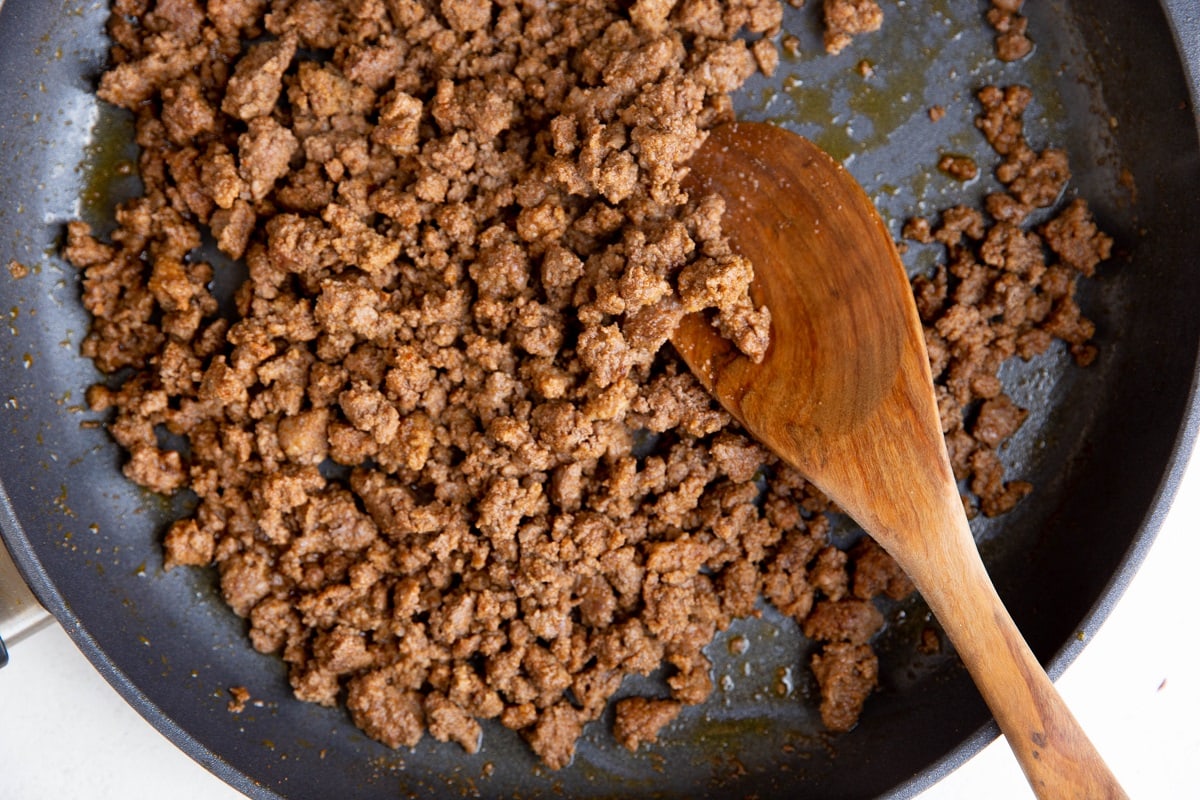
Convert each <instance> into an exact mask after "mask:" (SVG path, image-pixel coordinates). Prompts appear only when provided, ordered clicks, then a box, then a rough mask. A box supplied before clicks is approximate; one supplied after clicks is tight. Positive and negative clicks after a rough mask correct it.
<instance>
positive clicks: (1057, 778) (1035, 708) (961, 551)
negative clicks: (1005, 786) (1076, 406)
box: [913, 520, 1127, 800]
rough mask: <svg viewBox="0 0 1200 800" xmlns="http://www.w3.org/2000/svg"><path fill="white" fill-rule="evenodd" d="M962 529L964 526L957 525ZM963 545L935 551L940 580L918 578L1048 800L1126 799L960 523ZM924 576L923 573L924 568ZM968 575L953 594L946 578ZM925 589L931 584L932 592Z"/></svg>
mask: <svg viewBox="0 0 1200 800" xmlns="http://www.w3.org/2000/svg"><path fill="white" fill-rule="evenodd" d="M950 524H954V525H955V526H956V527H959V524H958V523H957V522H954V523H950ZM942 541H943V543H946V542H947V541H951V542H955V543H956V544H952V545H949V546H948V547H943V548H942V549H941V550H940V551H939V552H937V553H930V561H929V563H928V568H929V569H940V570H941V571H942V578H941V580H939V581H932V582H928V581H922V580H921V576H916V575H914V576H913V578H914V581H915V582H916V583H917V587H918V589H920V590H921V591H922V594H923V595H924V596H925V599H926V601H927V602H928V603H929V605H930V608H931V609H932V610H933V613H934V614H935V615H936V616H937V618H938V620H939V621H940V622H941V623H942V626H943V628H944V629H945V631H946V634H947V635H948V636H949V637H950V640H951V641H952V642H953V643H954V646H955V648H956V649H957V651H958V653H959V656H960V657H961V658H962V660H963V663H964V664H965V665H966V667H967V670H968V671H970V673H971V676H972V677H973V678H974V680H975V683H976V685H977V686H978V687H979V691H980V693H981V694H982V695H983V698H984V700H985V701H986V702H987V704H988V707H989V708H990V709H991V710H992V714H993V715H994V716H995V718H996V722H997V723H998V724H999V725H1000V729H1001V730H1002V731H1004V735H1005V737H1006V738H1007V739H1008V742H1009V744H1010V745H1011V746H1012V749H1013V752H1014V753H1015V754H1016V756H1017V760H1018V761H1019V762H1020V764H1021V768H1022V769H1023V770H1024V771H1025V775H1026V777H1027V778H1028V779H1029V784H1030V786H1032V787H1033V791H1034V793H1035V794H1036V795H1037V796H1038V797H1039V798H1041V799H1042V800H1050V799H1051V798H1053V799H1054V800H1063V799H1064V798H1073V799H1074V798H1077V799H1078V800H1106V799H1107V798H1125V797H1127V795H1126V794H1125V792H1124V790H1123V789H1122V788H1121V786H1120V784H1119V783H1118V782H1117V779H1116V777H1115V776H1114V775H1113V774H1112V772H1111V771H1110V770H1109V768H1108V766H1107V764H1105V763H1104V760H1103V759H1102V758H1101V757H1100V754H1099V753H1098V752H1097V751H1096V748H1095V746H1094V745H1093V744H1092V742H1091V741H1090V740H1089V739H1088V737H1087V734H1085V733H1084V731H1083V729H1082V728H1081V727H1080V725H1079V723H1078V722H1077V721H1076V720H1075V717H1074V715H1072V714H1071V712H1070V710H1069V709H1068V708H1067V706H1066V704H1065V703H1064V702H1063V699H1062V697H1061V696H1060V695H1059V694H1058V690H1056V689H1055V688H1054V685H1053V684H1052V683H1051V682H1050V679H1049V677H1047V675H1046V672H1045V670H1043V669H1042V667H1041V665H1040V664H1039V663H1038V661H1037V659H1036V658H1035V657H1034V655H1033V653H1032V652H1031V651H1030V649H1029V646H1028V645H1027V644H1026V643H1025V640H1024V638H1022V636H1021V634H1020V632H1019V631H1018V630H1017V627H1016V625H1015V624H1014V623H1013V620H1012V617H1010V616H1009V614H1008V611H1007V610H1006V609H1005V608H1004V604H1003V603H1002V602H1001V600H1000V597H999V596H998V595H997V594H996V590H995V588H994V587H993V585H992V582H991V580H990V579H989V578H988V576H987V572H986V570H985V569H984V566H983V562H982V561H981V560H980V558H979V552H978V550H977V549H976V547H975V542H974V540H973V539H972V538H971V535H970V532H969V530H967V529H966V521H965V520H963V521H962V522H961V530H959V532H958V535H957V536H955V537H947V538H946V539H945V540H942ZM918 571H924V568H918ZM947 575H954V576H961V582H958V585H957V586H954V587H952V588H949V589H947V588H946V587H947V583H946V580H945V578H946V576H947ZM923 583H929V584H930V585H929V586H928V590H929V592H932V594H931V593H928V592H927V591H926V587H925V586H923V585H922V584H923Z"/></svg>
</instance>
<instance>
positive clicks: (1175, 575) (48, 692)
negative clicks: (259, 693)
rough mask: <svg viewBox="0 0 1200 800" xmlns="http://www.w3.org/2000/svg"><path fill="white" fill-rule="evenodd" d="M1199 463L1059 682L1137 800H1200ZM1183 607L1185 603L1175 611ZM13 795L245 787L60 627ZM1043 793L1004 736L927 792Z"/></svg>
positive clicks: (27, 684) (6, 705)
mask: <svg viewBox="0 0 1200 800" xmlns="http://www.w3.org/2000/svg"><path fill="white" fill-rule="evenodd" d="M1198 462H1200V459H1193V464H1192V467H1191V468H1190V469H1189V471H1188V473H1187V475H1186V476H1185V477H1184V480H1183V483H1182V485H1181V487H1180V490H1179V494H1178V495H1177V497H1176V500H1175V504H1174V507H1173V508H1172V510H1171V513H1170V514H1169V516H1168V517H1167V520H1166V523H1165V524H1164V526H1163V528H1162V530H1161V531H1160V533H1159V535H1158V539H1157V541H1156V542H1155V544H1154V546H1153V547H1152V548H1151V550H1150V554H1149V556H1148V557H1147V559H1146V561H1145V563H1144V564H1143V566H1142V568H1141V570H1140V571H1139V573H1138V575H1137V577H1136V578H1135V579H1134V581H1133V583H1132V585H1131V586H1130V588H1129V590H1128V591H1127V592H1126V594H1125V596H1124V597H1123V598H1122V599H1121V601H1120V603H1119V604H1118V605H1117V608H1116V610H1115V611H1114V613H1113V614H1112V616H1111V617H1110V618H1109V620H1108V621H1107V622H1106V623H1105V624H1104V626H1103V627H1102V628H1101V629H1100V630H1099V631H1098V632H1097V633H1096V635H1095V637H1094V639H1093V641H1092V642H1091V643H1090V644H1089V645H1088V646H1087V648H1086V649H1085V650H1084V652H1083V654H1082V655H1081V656H1080V657H1079V658H1078V659H1077V660H1076V662H1075V663H1074V664H1073V665H1072V666H1071V667H1070V669H1068V670H1067V673H1066V674H1065V675H1064V676H1063V677H1062V679H1061V680H1060V681H1059V682H1058V686H1059V689H1060V690H1061V691H1062V694H1063V696H1064V697H1065V698H1066V700H1067V703H1068V704H1069V705H1070V706H1071V708H1072V709H1073V710H1074V712H1075V715H1076V716H1077V717H1079V719H1080V721H1081V722H1082V723H1083V726H1084V727H1085V728H1086V729H1087V730H1088V732H1089V734H1090V735H1091V737H1092V739H1093V740H1094V741H1095V742H1096V745H1097V747H1098V748H1099V749H1100V751H1101V753H1103V754H1104V756H1105V757H1106V758H1107V760H1108V761H1109V763H1110V764H1111V765H1112V768H1113V771H1114V772H1115V773H1116V774H1117V776H1118V778H1119V779H1120V780H1121V781H1122V783H1123V784H1124V786H1125V788H1126V790H1127V791H1128V792H1129V794H1130V796H1131V797H1135V798H1154V800H1162V799H1163V798H1198V797H1200V636H1198V635H1197V629H1196V625H1195V624H1194V619H1195V618H1194V616H1193V612H1192V609H1191V607H1190V604H1191V603H1192V602H1195V600H1194V598H1193V597H1192V596H1191V594H1190V592H1189V589H1190V588H1192V587H1191V585H1190V584H1191V582H1192V581H1195V580H1196V579H1197V578H1196V576H1197V565H1198V564H1200V463H1198ZM1176 602H1182V603H1184V604H1185V605H1182V606H1181V607H1179V608H1175V607H1173V604H1174V603H1176ZM0 764H2V765H3V768H2V769H0V797H3V798H10V797H11V798H21V800H41V799H42V798H46V799H47V800H49V799H50V798H53V799H54V800H64V799H67V798H88V799H89V800H106V799H107V798H121V800H139V798H161V797H170V798H172V800H222V799H224V800H229V799H230V798H237V797H240V796H241V795H240V794H238V793H237V792H235V791H234V790H233V789H231V788H229V787H228V786H226V785H225V784H223V783H222V782H220V781H219V780H218V779H217V778H215V777H213V776H212V775H211V774H209V773H208V772H207V771H206V770H205V769H204V768H203V767H201V766H199V765H198V764H196V763H194V762H193V761H191V760H190V759H189V758H188V757H187V756H185V755H183V753H182V752H180V751H179V750H176V749H175V747H174V746H173V745H171V743H170V742H168V741H167V740H166V739H165V738H163V737H162V736H161V735H160V734H159V733H158V732H157V731H156V730H154V728H152V727H151V726H150V724H149V723H147V722H145V721H144V720H143V719H142V718H141V717H140V716H138V714H137V713H136V712H135V711H133V709H132V708H130V707H129V706H128V705H126V704H125V701H124V700H122V699H121V697H120V696H119V695H118V694H117V693H116V692H115V691H114V690H113V689H112V688H110V687H109V685H108V684H107V683H105V681H104V680H103V679H102V678H101V677H100V676H99V674H97V673H96V672H95V671H94V670H93V669H92V667H91V665H90V664H89V663H88V661H87V660H86V659H85V658H84V657H83V656H82V655H81V654H80V653H79V651H78V650H76V649H75V646H74V645H73V644H72V642H71V640H70V639H69V638H68V637H67V635H66V634H65V633H64V632H63V630H62V629H61V628H59V627H57V626H52V627H50V628H48V629H46V630H44V631H42V632H40V633H38V634H36V635H34V636H33V637H32V638H30V639H28V640H26V641H23V642H21V643H20V644H19V645H17V646H16V647H14V648H13V652H12V661H11V663H10V665H9V666H8V667H6V668H5V669H4V670H3V671H0ZM1022 797H1032V793H1031V792H1030V791H1029V789H1028V787H1027V786H1026V785H1025V782H1024V779H1023V777H1022V775H1021V772H1020V770H1019V769H1018V767H1017V765H1016V762H1015V761H1014V760H1013V759H1012V756H1011V754H1010V753H1009V751H1008V748H1007V746H1006V745H1005V744H1004V742H1003V741H998V742H995V743H993V744H992V745H991V746H990V747H988V748H987V749H986V750H984V751H983V753H981V754H980V755H979V756H977V757H976V758H974V759H973V760H971V761H970V762H968V763H967V764H966V765H964V766H963V767H962V768H960V769H959V770H958V771H957V772H955V773H954V774H952V775H951V776H949V777H948V778H947V779H946V780H944V781H942V782H941V783H939V784H938V785H937V786H935V787H933V788H932V789H930V790H929V791H927V792H926V793H925V794H924V795H922V800H951V799H952V798H953V799H955V800H957V799H958V798H972V800H990V799H991V800H999V798H1005V800H1010V799H1011V798H1022Z"/></svg>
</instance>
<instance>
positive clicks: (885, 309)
mask: <svg viewBox="0 0 1200 800" xmlns="http://www.w3.org/2000/svg"><path fill="white" fill-rule="evenodd" d="M690 167H691V176H690V177H689V179H688V181H687V183H686V185H687V188H689V190H691V191H692V192H693V193H695V192H696V191H699V192H716V193H717V194H719V195H721V196H722V197H723V198H724V199H725V203H726V209H725V217H724V225H725V230H726V231H727V232H728V234H729V236H730V239H731V241H732V244H733V246H734V248H735V250H737V251H738V252H740V253H741V254H742V255H744V256H746V257H747V258H749V259H750V260H751V261H752V262H753V263H754V266H755V270H756V276H755V283H754V285H753V287H752V292H753V295H754V299H755V302H756V304H765V305H766V306H767V307H768V308H769V309H770V310H771V315H772V328H773V330H772V338H771V344H770V347H769V349H768V350H767V354H766V357H765V358H764V359H763V361H762V362H761V363H759V364H755V363H753V362H752V361H751V360H750V359H748V358H746V357H745V356H743V355H742V354H741V353H739V352H737V351H736V350H735V349H734V348H733V347H732V345H731V344H730V343H729V342H728V341H727V340H726V339H724V338H722V337H721V336H719V335H718V334H717V333H716V331H715V330H714V329H713V327H712V325H711V324H710V323H709V322H708V321H707V320H706V319H705V318H704V317H703V316H701V315H699V314H694V315H691V316H689V317H687V318H685V319H684V321H683V324H681V325H680V327H679V329H678V330H677V331H676V333H675V335H674V336H673V337H672V340H671V341H672V343H673V344H674V345H675V348H676V349H677V350H678V351H679V353H680V355H681V356H682V357H683V359H684V360H685V361H686V362H687V363H688V366H689V367H691V369H692V371H693V372H694V373H695V374H696V376H697V377H698V378H699V379H700V381H701V383H703V384H704V385H705V386H706V387H707V388H708V390H709V391H710V392H712V394H713V395H714V396H715V397H716V398H717V399H718V400H719V401H720V402H721V404H722V405H724V406H725V408H726V409H727V410H728V411H729V412H730V413H731V414H732V415H733V416H734V417H735V418H737V419H738V420H739V421H740V422H741V423H742V425H743V426H744V427H745V428H746V430H748V431H749V432H750V433H751V434H752V435H754V436H755V437H756V438H758V440H759V441H761V442H762V443H763V444H765V445H766V446H768V447H770V448H771V449H772V450H773V451H775V453H776V454H778V455H779V457H780V458H782V459H783V460H784V461H786V462H788V463H789V464H791V465H792V466H794V467H796V469H798V470H800V472H801V473H802V474H804V475H805V476H806V477H807V478H808V479H809V480H810V481H812V482H813V483H814V484H815V485H816V486H817V487H819V488H820V489H821V490H822V491H823V492H825V494H826V495H828V496H829V497H830V499H832V500H833V501H834V502H835V503H837V504H838V505H839V506H840V507H841V508H842V509H844V510H845V511H846V513H848V514H849V515H850V516H851V517H853V518H854V519H855V520H856V521H857V522H858V523H859V524H860V525H862V527H863V528H864V529H865V530H866V531H867V532H868V533H870V534H871V536H872V537H874V538H875V540H876V541H877V542H879V544H881V545H882V546H883V547H885V548H886V549H887V550H888V552H889V553H891V554H892V556H893V557H894V558H895V559H896V561H897V562H899V564H900V566H901V567H902V568H903V569H904V570H905V572H907V573H908V574H909V576H910V577H911V578H912V580H913V582H914V583H915V584H916V586H917V589H918V590H919V591H920V592H921V594H922V595H923V596H924V598H925V600H926V601H927V602H928V603H929V606H930V608H931V609H932V610H933V612H934V614H936V615H937V618H938V619H939V620H940V621H941V623H942V626H943V628H944V629H945V631H946V634H947V635H948V636H949V637H950V640H951V642H953V643H954V646H955V648H956V649H957V650H958V653H959V655H960V657H961V658H962V661H963V663H964V664H965V665H966V667H967V670H968V671H969V672H970V673H971V676H972V678H974V680H975V684H976V685H977V686H978V687H979V690H980V692H981V693H982V695H983V698H984V700H985V701H986V702H987V704H988V707H989V708H991V710H992V713H993V714H994V715H995V717H996V721H997V722H998V723H999V725H1000V729H1001V730H1002V731H1003V732H1004V735H1005V736H1006V737H1007V738H1008V741H1009V744H1010V745H1011V746H1012V749H1013V752H1014V753H1016V756H1017V760H1018V761H1020V763H1021V767H1022V769H1024V771H1025V775H1026V777H1027V778H1028V779H1029V783H1030V785H1031V786H1032V787H1033V790H1034V792H1035V793H1036V794H1037V796H1038V797H1039V798H1086V799H1087V800H1097V799H1098V798H1118V797H1125V796H1126V795H1125V793H1124V792H1123V791H1122V789H1121V787H1120V785H1119V784H1118V783H1117V781H1116V779H1115V778H1114V777H1113V775H1112V773H1111V772H1110V771H1109V769H1108V767H1107V765H1106V764H1105V763H1104V761H1103V760H1102V759H1101V757H1100V755H1099V753H1097V752H1096V749H1095V748H1094V747H1093V745H1092V743H1091V742H1090V741H1089V740H1088V738H1087V736H1086V735H1085V734H1084V732H1083V730H1082V729H1081V728H1080V726H1079V723H1078V722H1076V720H1075V718H1074V717H1073V716H1072V715H1071V712H1070V711H1069V710H1068V709H1067V707H1066V705H1065V704H1064V703H1063V700H1062V698H1061V697H1059V695H1058V692H1057V691H1056V690H1055V689H1054V686H1053V685H1052V684H1051V683H1050V679H1049V678H1048V677H1047V676H1046V673H1045V671H1044V670H1043V669H1042V667H1041V665H1040V664H1039V663H1038V661H1037V659H1036V658H1034V655H1033V653H1032V652H1031V651H1030V650H1029V646H1028V645H1027V644H1026V643H1025V640H1024V639H1023V638H1022V637H1021V634H1020V632H1019V631H1018V630H1017V628H1016V625H1015V624H1014V623H1013V621H1012V618H1011V617H1009V615H1008V612H1007V611H1006V610H1005V608H1004V606H1003V604H1002V603H1001V601H1000V598H999V596H997V594H996V590H995V589H994V588H993V586H992V583H991V580H990V579H989V578H988V576H987V572H986V571H985V569H984V566H983V562H982V561H981V560H980V558H979V553H978V551H977V549H976V547H975V541H974V539H973V538H972V536H971V530H970V528H969V527H968V525H967V518H966V514H965V513H964V511H963V505H962V500H961V499H960V497H959V492H958V487H957V485H956V483H955V479H954V474H953V472H952V471H951V469H950V459H949V456H948V455H947V453H946V445H945V440H944V439H943V436H942V428H941V423H940V422H939V417H938V409H937V402H936V400H935V398H934V391H933V381H932V379H931V376H930V371H929V358H928V356H927V354H926V351H925V338H924V334H923V332H922V329H921V323H920V320H919V319H918V317H917V309H916V305H915V303H914V301H913V296H912V289H911V287H910V285H909V282H908V278H907V276H906V274H905V271H904V267H903V265H902V264H901V262H900V258H899V256H898V255H897V253H896V248H895V246H894V245H893V243H892V237H891V235H890V234H889V233H888V230H887V228H886V226H885V225H884V223H883V221H882V220H881V219H880V218H879V215H878V213H877V212H876V210H875V208H874V206H873V205H872V204H871V201H870V199H868V198H867V195H866V193H865V192H863V190H862V188H861V187H860V186H859V185H858V184H857V183H856V182H855V180H854V178H853V177H851V175H850V174H849V173H848V172H847V171H846V170H845V169H844V168H843V167H842V166H841V165H840V164H838V163H836V162H835V161H834V160H833V159H832V158H830V157H829V156H828V155H827V154H826V153H825V152H823V151H822V150H820V149H819V148H818V147H816V146H815V145H813V144H812V143H811V142H809V141H807V140H806V139H803V138H802V137H800V136H797V135H795V134H792V133H789V132H787V131H784V130H782V129H780V128H776V127H774V126H770V125H762V124H753V123H739V124H736V125H728V126H724V127H721V128H718V129H716V130H715V131H713V133H712V134H711V136H710V137H709V139H708V140H707V142H706V143H705V144H704V146H703V147H701V148H700V151H699V152H698V153H697V154H696V156H695V157H694V158H693V159H692V161H691V164H690Z"/></svg>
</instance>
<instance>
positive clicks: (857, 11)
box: [823, 0, 883, 54]
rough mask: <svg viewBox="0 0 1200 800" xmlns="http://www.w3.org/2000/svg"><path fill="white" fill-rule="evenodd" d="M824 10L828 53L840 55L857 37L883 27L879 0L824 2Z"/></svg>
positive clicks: (836, 0)
mask: <svg viewBox="0 0 1200 800" xmlns="http://www.w3.org/2000/svg"><path fill="white" fill-rule="evenodd" d="M823 10H824V14H825V52H827V53H831V54H834V53H840V52H842V51H843V50H845V49H846V47H848V46H849V45H850V41H851V39H853V38H854V37H855V36H857V35H859V34H862V33H870V32H872V31H877V30H879V28H880V26H882V25H883V9H881V8H880V7H879V3H878V1H877V0H824V2H823Z"/></svg>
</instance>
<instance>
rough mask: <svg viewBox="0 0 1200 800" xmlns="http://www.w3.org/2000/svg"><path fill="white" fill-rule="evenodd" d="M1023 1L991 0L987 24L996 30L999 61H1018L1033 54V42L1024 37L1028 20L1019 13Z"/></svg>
mask: <svg viewBox="0 0 1200 800" xmlns="http://www.w3.org/2000/svg"><path fill="white" fill-rule="evenodd" d="M1024 4H1025V0H992V7H991V8H990V9H988V13H987V20H988V23H989V24H990V25H991V26H992V27H993V28H994V29H995V30H996V57H997V58H999V59H1000V60H1001V61H1020V60H1021V59H1022V58H1024V57H1025V56H1027V55H1029V54H1030V53H1031V52H1033V42H1032V41H1031V40H1030V39H1029V37H1028V36H1026V35H1025V31H1026V29H1027V28H1028V27H1029V20H1028V19H1026V18H1025V16H1024V15H1022V14H1021V13H1020V11H1021V6H1023V5H1024Z"/></svg>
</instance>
